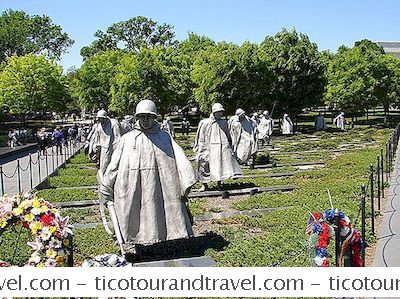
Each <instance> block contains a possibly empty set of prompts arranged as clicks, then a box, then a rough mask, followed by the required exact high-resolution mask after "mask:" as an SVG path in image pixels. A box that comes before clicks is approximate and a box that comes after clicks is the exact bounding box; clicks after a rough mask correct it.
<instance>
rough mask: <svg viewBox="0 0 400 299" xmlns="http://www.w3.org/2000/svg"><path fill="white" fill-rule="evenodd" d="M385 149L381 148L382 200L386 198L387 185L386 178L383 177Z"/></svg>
mask: <svg viewBox="0 0 400 299" xmlns="http://www.w3.org/2000/svg"><path fill="white" fill-rule="evenodd" d="M383 170H384V168H383V148H381V182H382V198H384V197H385V184H384V176H383Z"/></svg>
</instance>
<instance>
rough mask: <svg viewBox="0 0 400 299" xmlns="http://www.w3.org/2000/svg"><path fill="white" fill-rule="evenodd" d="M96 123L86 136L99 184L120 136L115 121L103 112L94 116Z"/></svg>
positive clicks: (119, 129) (120, 133)
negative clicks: (96, 167) (93, 158)
mask: <svg viewBox="0 0 400 299" xmlns="http://www.w3.org/2000/svg"><path fill="white" fill-rule="evenodd" d="M96 118H97V123H95V124H94V125H93V127H92V130H91V132H90V133H89V135H88V139H89V155H90V156H92V157H93V156H95V157H97V158H95V160H97V163H98V165H99V171H98V176H97V179H98V181H99V183H100V181H101V178H102V176H103V174H104V172H105V171H106V169H107V166H108V164H109V163H110V160H111V155H112V153H113V150H114V148H115V146H116V144H117V143H118V141H119V139H120V138H121V135H122V132H121V131H122V130H121V125H120V123H119V122H118V121H117V120H116V119H111V118H109V117H108V114H107V112H106V111H105V110H99V111H98V112H97V115H96Z"/></svg>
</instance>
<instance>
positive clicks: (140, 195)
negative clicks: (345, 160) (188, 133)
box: [100, 100, 196, 244]
mask: <svg viewBox="0 0 400 299" xmlns="http://www.w3.org/2000/svg"><path fill="white" fill-rule="evenodd" d="M135 117H136V124H135V126H134V128H133V130H132V131H130V132H128V133H126V134H125V135H123V136H122V138H121V139H120V141H119V143H118V146H117V148H116V149H115V151H114V153H113V155H112V159H111V162H110V164H109V165H108V168H107V170H106V172H105V174H104V176H103V180H102V182H101V187H100V194H101V196H102V197H103V198H104V200H106V201H113V203H114V206H115V216H116V219H117V222H118V223H117V236H118V232H120V238H121V239H122V241H123V242H124V243H131V244H153V243H157V242H161V241H165V240H171V239H179V238H187V237H190V236H192V235H193V232H192V226H191V222H190V217H189V213H188V211H187V209H186V205H185V202H184V201H183V198H184V197H185V196H186V195H187V194H188V192H189V190H190V187H191V186H192V185H193V184H194V183H195V182H196V177H195V173H194V170H193V167H192V165H191V164H190V162H189V160H188V159H187V158H186V156H185V154H184V151H183V150H182V148H181V147H180V146H179V145H178V144H176V143H175V141H174V140H173V138H171V135H170V134H168V133H167V132H165V131H163V130H161V129H160V126H159V124H158V123H157V122H156V121H155V119H156V117H157V109H156V106H155V104H154V103H153V102H152V101H150V100H143V101H141V102H139V104H138V105H137V106H136V115H135ZM114 227H116V224H115V223H114Z"/></svg>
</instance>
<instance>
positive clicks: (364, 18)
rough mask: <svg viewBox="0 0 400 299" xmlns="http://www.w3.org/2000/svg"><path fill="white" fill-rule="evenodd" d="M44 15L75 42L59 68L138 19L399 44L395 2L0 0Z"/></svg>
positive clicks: (399, 12) (260, 35) (326, 45)
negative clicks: (97, 36)
mask: <svg viewBox="0 0 400 299" xmlns="http://www.w3.org/2000/svg"><path fill="white" fill-rule="evenodd" d="M6 9H13V10H24V11H26V12H27V13H28V14H30V15H34V14H38V15H48V16H49V17H50V18H51V19H52V20H53V22H54V23H56V24H59V25H61V27H62V28H63V30H64V31H65V32H67V33H68V34H69V36H70V37H71V38H72V39H73V40H75V44H74V45H73V47H72V48H71V49H70V50H69V53H68V54H64V56H63V58H62V60H61V61H60V63H61V64H62V65H63V67H64V69H67V68H69V67H71V66H73V65H75V66H76V67H79V66H80V65H81V63H82V60H81V57H80V55H79V51H80V49H81V48H82V47H83V46H86V45H89V44H90V43H91V42H92V41H93V39H94V37H93V34H94V32H95V31H96V30H99V29H100V30H105V29H107V27H108V26H110V25H111V24H112V23H115V22H119V21H125V20H128V19H130V18H132V17H135V16H138V15H143V16H145V17H148V18H152V19H153V20H155V21H157V22H158V23H168V24H171V25H173V26H174V30H175V33H176V37H177V39H179V40H182V39H185V38H186V37H187V34H188V32H190V31H193V32H196V33H198V34H201V35H206V36H209V37H211V38H212V39H214V40H215V41H222V40H224V41H228V42H234V43H237V44H241V43H243V42H244V41H246V40H249V41H251V42H256V43H260V42H261V41H262V40H263V39H264V37H265V36H267V35H268V36H270V35H274V34H275V33H276V32H278V31H280V30H281V29H282V28H287V29H292V28H296V30H297V31H300V32H303V33H306V34H307V35H308V36H309V37H310V39H311V41H313V42H315V43H317V44H318V47H319V49H320V50H326V49H329V50H331V51H336V49H337V48H338V47H339V46H340V45H342V44H344V45H347V46H352V45H353V44H354V42H355V41H357V40H360V39H363V38H367V39H370V40H373V41H399V40H400V36H399V35H400V31H399V30H400V29H399V28H400V26H399V25H400V1H397V0H391V1H387V0H379V1H377V0H375V1H372V0H363V1H361V0H354V1H353V0H346V1H345V0H334V1H332V0H331V1H325V0H315V1H311V0H305V1H302V0H298V1H295V0H293V1H289V0H282V1H279V0H265V1H262V0H242V1H240V0H196V1H195V0H170V1H169V0H153V1H152V0H108V1H106V0H0V10H1V11H4V10H6Z"/></svg>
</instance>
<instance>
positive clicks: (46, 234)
mask: <svg viewBox="0 0 400 299" xmlns="http://www.w3.org/2000/svg"><path fill="white" fill-rule="evenodd" d="M50 237H51V231H50V228H49V227H48V226H45V227H43V229H42V239H43V240H45V241H46V240H48V239H50ZM52 247H54V246H52Z"/></svg>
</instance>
